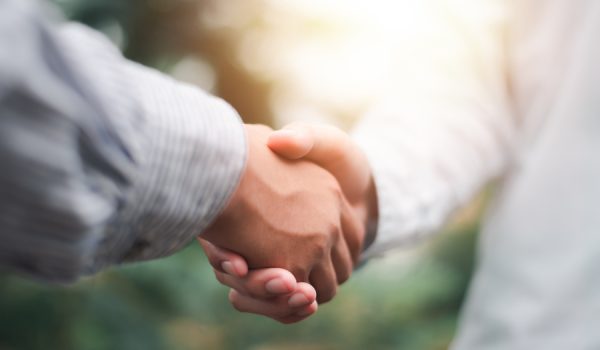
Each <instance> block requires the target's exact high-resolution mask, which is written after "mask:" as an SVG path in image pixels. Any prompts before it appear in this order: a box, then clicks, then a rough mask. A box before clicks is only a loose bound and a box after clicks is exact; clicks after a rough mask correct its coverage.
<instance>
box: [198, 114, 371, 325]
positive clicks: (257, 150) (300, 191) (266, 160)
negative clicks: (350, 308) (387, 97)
mask: <svg viewBox="0 0 600 350" xmlns="http://www.w3.org/2000/svg"><path fill="white" fill-rule="evenodd" d="M246 134H247V139H248V150H249V151H248V161H247V166H246V169H245V171H244V173H243V175H242V178H241V181H240V184H239V186H238V188H237V190H236V191H235V193H234V194H233V195H232V197H231V199H230V202H229V203H228V205H227V206H226V208H225V209H224V210H223V212H222V213H221V214H220V216H219V217H218V218H217V219H216V220H215V222H214V223H213V224H212V225H211V226H210V227H209V228H208V229H207V230H206V231H205V232H204V233H203V234H202V235H201V238H202V239H203V240H205V241H206V243H203V247H204V248H205V250H207V252H209V251H210V249H211V247H219V248H221V249H222V250H223V252H225V254H229V256H230V257H231V256H232V255H235V254H237V255H238V256H240V257H244V259H243V261H244V263H240V262H239V260H237V259H233V260H231V259H229V260H223V259H221V258H215V257H220V256H221V255H223V254H224V253H223V252H221V253H220V254H216V253H208V254H207V255H208V256H209V259H210V261H211V263H212V264H213V266H215V267H216V272H215V274H216V277H217V279H218V280H219V281H220V282H221V283H223V284H225V285H229V286H232V288H234V289H235V290H234V291H233V292H232V293H231V294H230V300H231V301H232V304H233V305H234V306H235V307H238V305H242V306H246V305H248V304H249V301H250V300H254V299H257V298H258V297H261V298H262V299H260V300H261V301H263V302H264V299H265V298H267V299H269V300H268V301H269V305H271V304H273V303H274V304H276V305H279V304H285V305H286V306H287V305H288V302H287V301H285V303H284V302H283V301H278V299H277V298H276V297H278V295H277V294H278V293H272V292H269V291H268V290H267V289H266V288H265V287H261V288H258V287H256V288H255V285H259V284H265V283H267V282H272V281H271V280H273V279H274V277H275V276H278V278H279V279H280V280H281V281H283V282H282V284H283V285H284V286H286V285H288V284H289V286H290V288H288V289H289V290H288V289H285V288H283V287H282V288H280V289H282V293H283V292H285V293H288V294H289V293H290V292H293V291H298V292H300V293H301V294H304V295H305V296H306V299H307V300H308V301H309V302H310V301H311V300H312V301H314V299H315V297H313V296H312V292H313V291H316V300H317V301H318V302H319V303H322V302H327V301H329V300H331V299H332V298H333V296H334V295H335V293H336V291H337V286H338V284H340V283H343V282H344V281H345V280H347V279H348V277H349V276H350V274H351V273H352V269H353V266H354V263H355V262H356V259H358V256H359V254H360V251H361V250H362V242H363V240H364V234H365V230H364V225H363V224H362V222H361V219H360V218H361V215H360V212H359V211H357V210H356V209H355V208H354V207H353V205H352V203H351V202H350V201H349V200H348V199H347V198H346V196H345V195H344V193H343V192H342V189H341V187H340V184H339V183H338V181H337V180H336V178H335V177H334V176H333V175H332V174H331V173H330V172H328V171H326V170H325V169H323V168H322V167H320V166H318V165H316V164H314V163H313V162H310V161H308V160H295V161H291V160H288V159H285V158H283V157H280V156H278V155H276V154H275V153H274V152H272V151H271V150H270V149H269V147H268V146H267V144H268V141H269V137H270V136H271V134H272V130H271V129H270V128H267V127H265V126H259V125H246ZM211 257H212V258H211ZM224 262H226V263H225V264H224ZM243 264H247V267H246V266H242V265H243ZM238 268H239V269H240V270H239V271H240V272H244V271H247V269H248V268H250V269H253V270H256V269H264V268H279V269H283V270H287V271H285V272H283V270H278V272H277V273H273V271H272V270H267V271H262V272H261V271H256V273H254V272H253V273H250V274H247V277H244V278H245V279H240V280H237V279H233V278H232V276H236V275H235V271H236V269H238ZM227 271H229V272H232V271H233V272H234V274H233V275H232V274H230V273H226V272H227ZM265 276H266V277H265ZM286 281H287V282H286ZM296 281H298V282H304V283H300V284H299V283H296ZM288 282H289V283H288ZM306 282H308V283H310V285H312V287H314V289H312V287H311V288H308V287H307V284H306ZM275 284H277V283H276V282H272V283H271V285H275ZM271 289H273V288H271ZM274 294H275V295H274ZM284 295H285V294H284ZM290 298H291V297H290ZM298 298H299V297H297V298H296V299H298ZM257 300H258V299H257ZM282 300H283V299H282ZM278 303H279V304H278ZM311 304H312V303H311ZM311 304H308V305H309V306H310V305H311ZM260 306H263V308H258V307H257V305H255V304H252V305H250V306H248V307H238V309H240V311H248V312H255V313H261V311H262V310H268V311H269V312H266V313H267V316H269V317H273V318H276V319H278V320H281V321H282V322H285V321H286V318H285V316H286V315H284V314H283V313H281V312H278V311H279V309H278V308H276V307H270V308H268V307H267V306H266V305H260ZM314 308H315V309H316V304H315V306H314ZM295 311H298V310H295ZM263 313H264V312H263Z"/></svg>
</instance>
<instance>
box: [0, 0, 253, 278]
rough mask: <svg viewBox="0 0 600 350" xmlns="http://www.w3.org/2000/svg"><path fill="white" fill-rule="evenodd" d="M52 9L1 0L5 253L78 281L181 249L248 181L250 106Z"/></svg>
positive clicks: (10, 259)
mask: <svg viewBox="0 0 600 350" xmlns="http://www.w3.org/2000/svg"><path fill="white" fill-rule="evenodd" d="M41 7H42V6H41V5H40V4H39V3H37V2H34V1H29V0H6V1H2V2H0V164H1V168H2V171H0V242H2V243H1V244H0V264H1V265H2V266H4V267H6V268H8V269H11V270H15V271H19V272H21V273H25V274H28V275H30V276H33V277H35V278H39V279H43V280H48V281H55V282H69V281H73V280H75V279H77V278H78V277H80V276H81V275H85V274H91V273H94V272H97V271H99V270H100V269H103V268H105V267H108V266H110V265H113V264H118V263H122V262H126V261H138V260H147V259H154V258H158V257H163V256H166V255H169V254H172V253H174V252H176V251H177V250H179V249H181V248H183V247H184V246H185V245H186V244H187V243H189V242H190V241H191V240H192V239H193V238H194V237H195V236H197V235H198V234H200V233H201V232H202V231H203V230H204V229H205V228H206V227H207V226H208V225H209V224H210V222H211V221H212V220H213V219H214V218H215V216H216V215H217V214H218V213H219V211H220V210H221V209H222V208H223V207H224V205H225V203H226V201H227V199H228V198H229V196H230V195H231V193H232V192H233V191H234V189H235V187H236V186H237V183H238V181H239V177H240V175H241V173H242V171H243V167H244V164H245V157H246V144H245V135H244V131H243V126H242V123H241V121H240V118H239V116H238V114H237V113H236V112H235V110H233V109H232V108H231V107H230V106H229V105H228V104H227V103H225V102H224V101H222V100H220V99H218V98H215V97H212V96H209V95H207V94H205V93H204V92H202V91H199V90H198V89H197V88H195V87H192V86H189V85H186V84H182V83H179V82H176V81H174V80H173V79H171V78H169V77H167V76H164V75H162V74H160V73H158V72H155V71H153V70H151V69H148V68H146V67H143V66H140V65H137V64H135V63H132V62H129V61H127V60H125V59H124V58H122V56H121V55H120V53H119V52H118V50H116V49H115V48H114V47H113V46H112V45H111V43H110V42H108V41H107V40H106V39H105V38H104V37H103V36H102V35H100V34H98V33H96V32H94V31H92V30H90V29H88V28H86V27H84V26H81V25H76V24H67V25H61V24H56V23H52V22H50V20H48V18H47V16H46V13H47V12H46V11H45V10H44V9H42V8H41Z"/></svg>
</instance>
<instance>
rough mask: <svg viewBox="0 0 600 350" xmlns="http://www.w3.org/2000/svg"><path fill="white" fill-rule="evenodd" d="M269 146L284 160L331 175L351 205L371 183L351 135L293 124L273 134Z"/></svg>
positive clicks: (362, 156)
mask: <svg viewBox="0 0 600 350" xmlns="http://www.w3.org/2000/svg"><path fill="white" fill-rule="evenodd" d="M267 144H268V146H269V148H270V149H271V150H272V151H273V152H275V153H277V154H279V155H280V156H282V157H285V158H288V159H300V158H302V159H305V160H308V161H311V162H313V163H315V164H317V165H319V166H321V167H323V168H324V169H326V170H327V171H329V172H330V173H331V174H332V175H333V176H334V177H335V178H336V179H337V180H338V182H339V183H340V187H341V188H342V190H343V191H344V193H345V194H346V195H347V196H348V197H349V199H350V200H351V201H352V198H350V197H352V194H353V192H354V189H356V188H357V187H358V188H360V187H362V186H361V185H363V184H367V183H368V182H369V176H370V172H369V171H368V162H367V160H366V157H365V155H364V154H363V152H362V150H360V149H359V147H358V146H357V145H355V144H354V142H353V141H352V139H351V138H350V136H348V134H346V133H345V132H343V131H342V130H340V129H338V128H336V127H333V126H329V125H317V124H308V123H299V122H297V123H292V124H289V125H288V126H286V127H284V128H283V129H281V130H278V131H274V132H273V133H272V134H271V136H270V137H269V140H268V142H267Z"/></svg>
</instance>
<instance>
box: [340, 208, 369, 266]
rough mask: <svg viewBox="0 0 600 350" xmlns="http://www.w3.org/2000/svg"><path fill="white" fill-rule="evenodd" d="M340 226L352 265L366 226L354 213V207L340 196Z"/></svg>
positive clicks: (361, 245)
mask: <svg viewBox="0 0 600 350" xmlns="http://www.w3.org/2000/svg"><path fill="white" fill-rule="evenodd" d="M340 221H341V228H342V235H343V237H344V239H343V241H344V243H345V244H346V246H347V248H348V252H349V253H350V257H351V259H352V267H354V265H355V264H356V263H358V260H359V259H360V254H361V252H362V250H363V244H364V239H365V234H366V228H365V227H364V225H363V224H362V221H361V219H360V218H359V217H358V216H357V215H356V211H355V210H354V208H353V207H352V206H351V205H350V203H348V201H347V200H346V199H345V198H342V213H341V218H340Z"/></svg>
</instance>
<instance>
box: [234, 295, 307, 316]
mask: <svg viewBox="0 0 600 350" xmlns="http://www.w3.org/2000/svg"><path fill="white" fill-rule="evenodd" d="M287 299H288V298H287V297H286V296H280V297H276V298H274V299H271V300H262V299H256V298H252V297H250V296H248V295H244V294H242V293H239V292H238V291H236V290H234V289H232V290H231V291H230V292H229V302H230V303H231V305H233V307H234V308H235V309H236V310H238V311H240V312H247V313H253V314H257V315H263V316H267V317H270V318H273V319H283V318H286V317H289V316H293V315H295V314H296V313H298V312H300V311H303V310H305V309H306V308H307V306H306V305H304V306H301V307H290V306H289V305H288V300H287ZM309 306H310V305H309Z"/></svg>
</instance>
